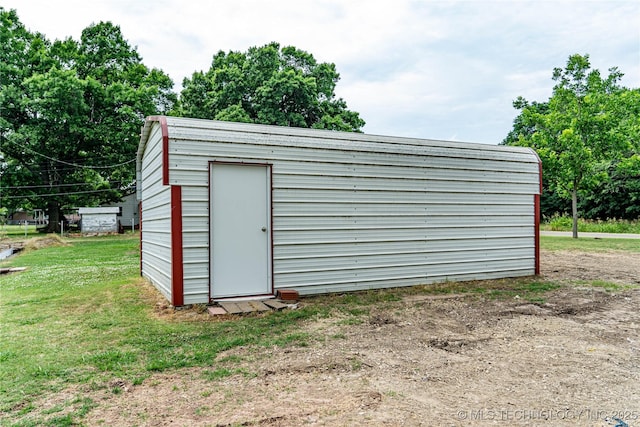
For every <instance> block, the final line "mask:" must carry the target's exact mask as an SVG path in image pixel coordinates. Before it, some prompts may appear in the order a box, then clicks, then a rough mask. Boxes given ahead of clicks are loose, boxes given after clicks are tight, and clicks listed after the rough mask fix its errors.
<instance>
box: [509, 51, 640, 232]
mask: <svg viewBox="0 0 640 427" xmlns="http://www.w3.org/2000/svg"><path fill="white" fill-rule="evenodd" d="M621 77H622V73H621V72H620V71H619V70H618V69H617V68H615V67H614V68H611V69H610V70H609V75H608V76H606V77H603V76H602V75H601V74H600V72H599V71H598V70H592V69H591V65H590V63H589V56H588V55H584V56H581V55H572V56H570V57H569V59H568V61H567V64H566V67H565V68H564V69H561V68H555V69H554V71H553V80H554V81H555V82H556V84H555V86H554V88H553V94H552V96H551V98H550V99H549V100H548V102H545V103H537V102H531V103H530V102H529V101H527V100H525V99H524V98H522V97H519V98H518V99H517V100H516V101H514V107H515V108H517V109H519V110H520V111H521V112H520V114H519V115H518V117H517V118H516V119H515V121H514V128H513V130H512V131H511V132H510V133H509V135H508V136H507V138H506V139H505V141H504V143H506V144H510V145H521V146H528V147H533V148H534V149H535V150H536V151H537V152H538V154H539V156H540V158H541V159H542V163H543V170H544V177H543V180H544V182H543V187H544V189H545V194H550V195H551V197H550V198H548V199H547V201H546V203H545V202H544V201H543V208H545V209H547V210H546V211H545V212H544V213H546V214H547V215H549V214H551V213H552V212H550V211H551V210H552V209H557V210H556V212H561V213H564V212H565V210H566V205H564V204H563V203H562V201H561V199H570V200H571V211H572V217H573V229H574V237H577V220H578V208H579V206H582V207H584V206H585V205H584V204H581V203H580V201H579V195H582V196H584V195H585V194H589V195H591V198H590V199H589V198H587V200H588V201H589V206H591V208H589V213H590V215H602V216H603V217H610V216H618V217H631V216H633V215H634V214H636V212H637V207H635V203H633V202H631V203H629V202H628V201H627V202H625V203H624V204H623V208H622V210H623V211H624V215H620V213H622V212H620V211H618V212H615V211H613V210H611V209H610V208H611V206H612V205H615V204H616V203H617V201H619V200H620V199H621V198H626V197H630V198H632V200H633V198H637V197H638V194H637V190H636V189H635V186H637V177H638V174H637V172H638V167H637V161H636V160H634V159H635V158H636V157H637V156H638V153H640V114H639V109H638V108H639V107H638V105H637V103H636V101H638V99H639V98H638V96H639V94H640V92H639V90H629V89H625V88H623V87H621V86H620V85H619V80H620V78H621ZM612 186H613V187H614V188H616V189H617V190H618V191H617V192H616V191H611V189H612ZM622 187H624V189H621V188H622ZM605 194H608V196H606V195H605ZM543 197H544V195H543ZM607 197H609V198H611V197H613V198H615V200H616V202H613V201H610V202H609V203H608V204H609V206H606V198H607Z"/></svg>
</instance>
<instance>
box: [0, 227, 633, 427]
mask: <svg viewBox="0 0 640 427" xmlns="http://www.w3.org/2000/svg"><path fill="white" fill-rule="evenodd" d="M64 242H65V243H66V245H64V246H51V247H46V248H43V249H38V250H29V249H28V250H25V251H23V252H22V253H21V254H20V255H18V256H15V257H12V258H10V259H8V260H6V261H3V262H0V267H8V266H16V267H18V266H20V267H27V270H26V271H24V272H22V273H14V274H9V275H2V276H0V425H19V426H30V425H75V424H77V423H81V422H82V416H83V414H84V413H86V411H88V410H89V409H90V408H91V407H92V406H93V405H95V402H91V401H90V399H87V400H86V401H82V402H81V404H80V405H78V404H77V402H75V406H74V408H76V407H77V408H79V409H75V410H74V411H72V412H71V413H67V414H65V415H64V416H61V415H56V413H51V414H47V415H39V417H46V418H44V419H42V418H38V417H35V418H32V417H30V415H29V414H30V412H32V411H34V409H35V407H34V401H35V400H36V399H37V398H38V396H42V395H43V394H46V393H50V392H55V391H57V390H62V389H64V388H66V387H72V386H74V385H83V386H88V387H91V388H108V387H109V386H108V384H109V382H110V381H112V380H113V379H115V378H117V379H123V380H126V381H130V382H132V383H133V384H140V383H141V382H142V381H144V380H145V379H146V378H148V377H149V376H150V375H151V374H152V373H153V372H158V371H164V370H170V369H176V368H182V367H206V368H207V371H206V372H208V373H209V375H212V376H216V377H219V376H226V375H231V374H233V373H236V372H237V370H235V368H234V365H233V363H229V361H226V362H225V361H217V359H216V358H217V356H218V354H219V353H220V352H222V351H224V350H227V349H231V348H233V347H237V346H256V347H260V346H279V345H306V344H307V343H308V340H311V339H314V338H313V337H310V336H308V335H307V334H305V333H304V332H302V329H301V328H300V327H299V326H300V322H302V321H304V320H305V319H312V318H317V317H325V316H330V315H332V313H336V312H339V313H341V314H346V315H347V316H353V317H349V319H352V320H350V321H353V322H354V323H358V322H359V321H362V319H363V316H367V315H368V313H369V312H370V310H371V308H372V307H375V305H376V304H385V303H389V302H393V301H398V300H400V299H402V297H403V296H404V295H406V294H408V293H441V292H475V293H478V294H479V295H483V296H490V297H498V298H499V297H508V296H509V295H512V294H514V293H516V292H517V293H518V294H519V295H521V296H524V297H525V298H531V300H535V299H536V298H540V297H541V296H543V294H544V292H546V291H549V290H551V289H554V288H555V287H557V286H558V285H556V284H553V283H546V282H540V281H539V280H538V279H531V278H528V279H518V280H502V281H491V282H486V283H485V282H483V283H482V284H479V285H477V286H476V287H475V288H473V289H468V285H466V286H467V287H466V288H465V285H464V284H459V283H444V284H439V285H430V286H419V287H414V288H402V289H389V290H380V291H368V292H360V293H350V294H342V295H339V294H337V295H328V296H321V297H315V298H309V299H308V300H307V301H308V302H309V303H308V304H303V307H302V308H300V309H298V310H285V311H281V312H269V313H266V314H258V315H251V316H246V317H242V318H236V319H233V320H228V319H219V318H213V317H210V316H205V315H202V316H196V317H194V319H197V320H185V319H189V318H188V317H186V316H182V317H180V316H176V317H175V318H173V317H171V316H168V317H167V316H165V317H159V316H158V315H157V314H156V313H155V312H154V308H155V300H154V299H153V298H151V297H150V295H153V292H155V290H152V289H151V290H150V286H149V285H147V284H145V283H144V281H143V280H142V279H141V278H140V277H139V262H140V260H139V254H138V243H139V240H138V235H137V234H127V235H124V236H109V237H92V238H80V237H79V238H71V239H65V240H64ZM542 246H543V248H549V249H552V250H554V249H572V248H574V249H576V248H577V249H582V250H599V249H600V248H601V247H606V248H608V249H616V250H634V251H638V250H639V249H638V243H637V241H631V242H627V241H611V242H610V241H605V240H597V241H593V240H592V241H588V240H582V239H579V240H578V241H575V240H573V239H570V238H547V237H545V238H543V239H542ZM196 309H197V308H196ZM196 309H192V310H196ZM249 374H250V373H249ZM114 392H116V390H114ZM72 404H73V402H70V403H69V405H72Z"/></svg>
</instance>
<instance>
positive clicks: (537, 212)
mask: <svg viewBox="0 0 640 427" xmlns="http://www.w3.org/2000/svg"><path fill="white" fill-rule="evenodd" d="M534 153H535V154H536V157H537V158H538V178H539V180H540V187H539V189H538V193H537V194H534V196H533V205H534V215H535V218H534V235H535V237H534V238H535V247H536V250H535V252H536V253H535V257H536V262H535V274H536V276H539V275H540V219H541V218H540V215H541V209H540V197H541V196H542V160H541V159H540V156H538V153H536V152H535V151H534Z"/></svg>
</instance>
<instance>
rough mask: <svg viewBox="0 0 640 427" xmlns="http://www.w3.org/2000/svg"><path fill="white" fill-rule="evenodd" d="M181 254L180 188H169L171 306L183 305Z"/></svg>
mask: <svg viewBox="0 0 640 427" xmlns="http://www.w3.org/2000/svg"><path fill="white" fill-rule="evenodd" d="M183 261H184V260H183V254H182V187H180V186H179V185H172V186H171V305H173V306H174V307H181V306H183V305H184V266H183Z"/></svg>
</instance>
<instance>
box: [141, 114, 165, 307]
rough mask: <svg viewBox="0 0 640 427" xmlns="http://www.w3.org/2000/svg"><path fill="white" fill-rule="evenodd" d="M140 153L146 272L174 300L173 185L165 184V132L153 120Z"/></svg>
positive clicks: (143, 270)
mask: <svg viewBox="0 0 640 427" xmlns="http://www.w3.org/2000/svg"><path fill="white" fill-rule="evenodd" d="M147 131H148V132H149V133H148V135H143V138H142V139H143V140H145V142H146V145H144V146H142V144H141V147H140V150H139V152H138V163H139V166H138V187H137V191H138V199H139V200H141V201H142V209H143V214H142V221H143V224H142V227H143V228H142V242H141V244H142V248H141V257H142V275H143V276H144V277H146V278H147V279H149V280H150V281H151V282H152V283H153V284H154V285H155V286H156V287H157V288H158V289H159V290H160V292H162V293H163V294H164V296H165V297H167V299H169V300H170V301H171V191H170V190H171V188H170V187H169V186H166V185H163V184H162V133H161V127H160V125H159V124H158V123H153V124H152V125H151V127H150V128H149V129H147Z"/></svg>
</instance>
